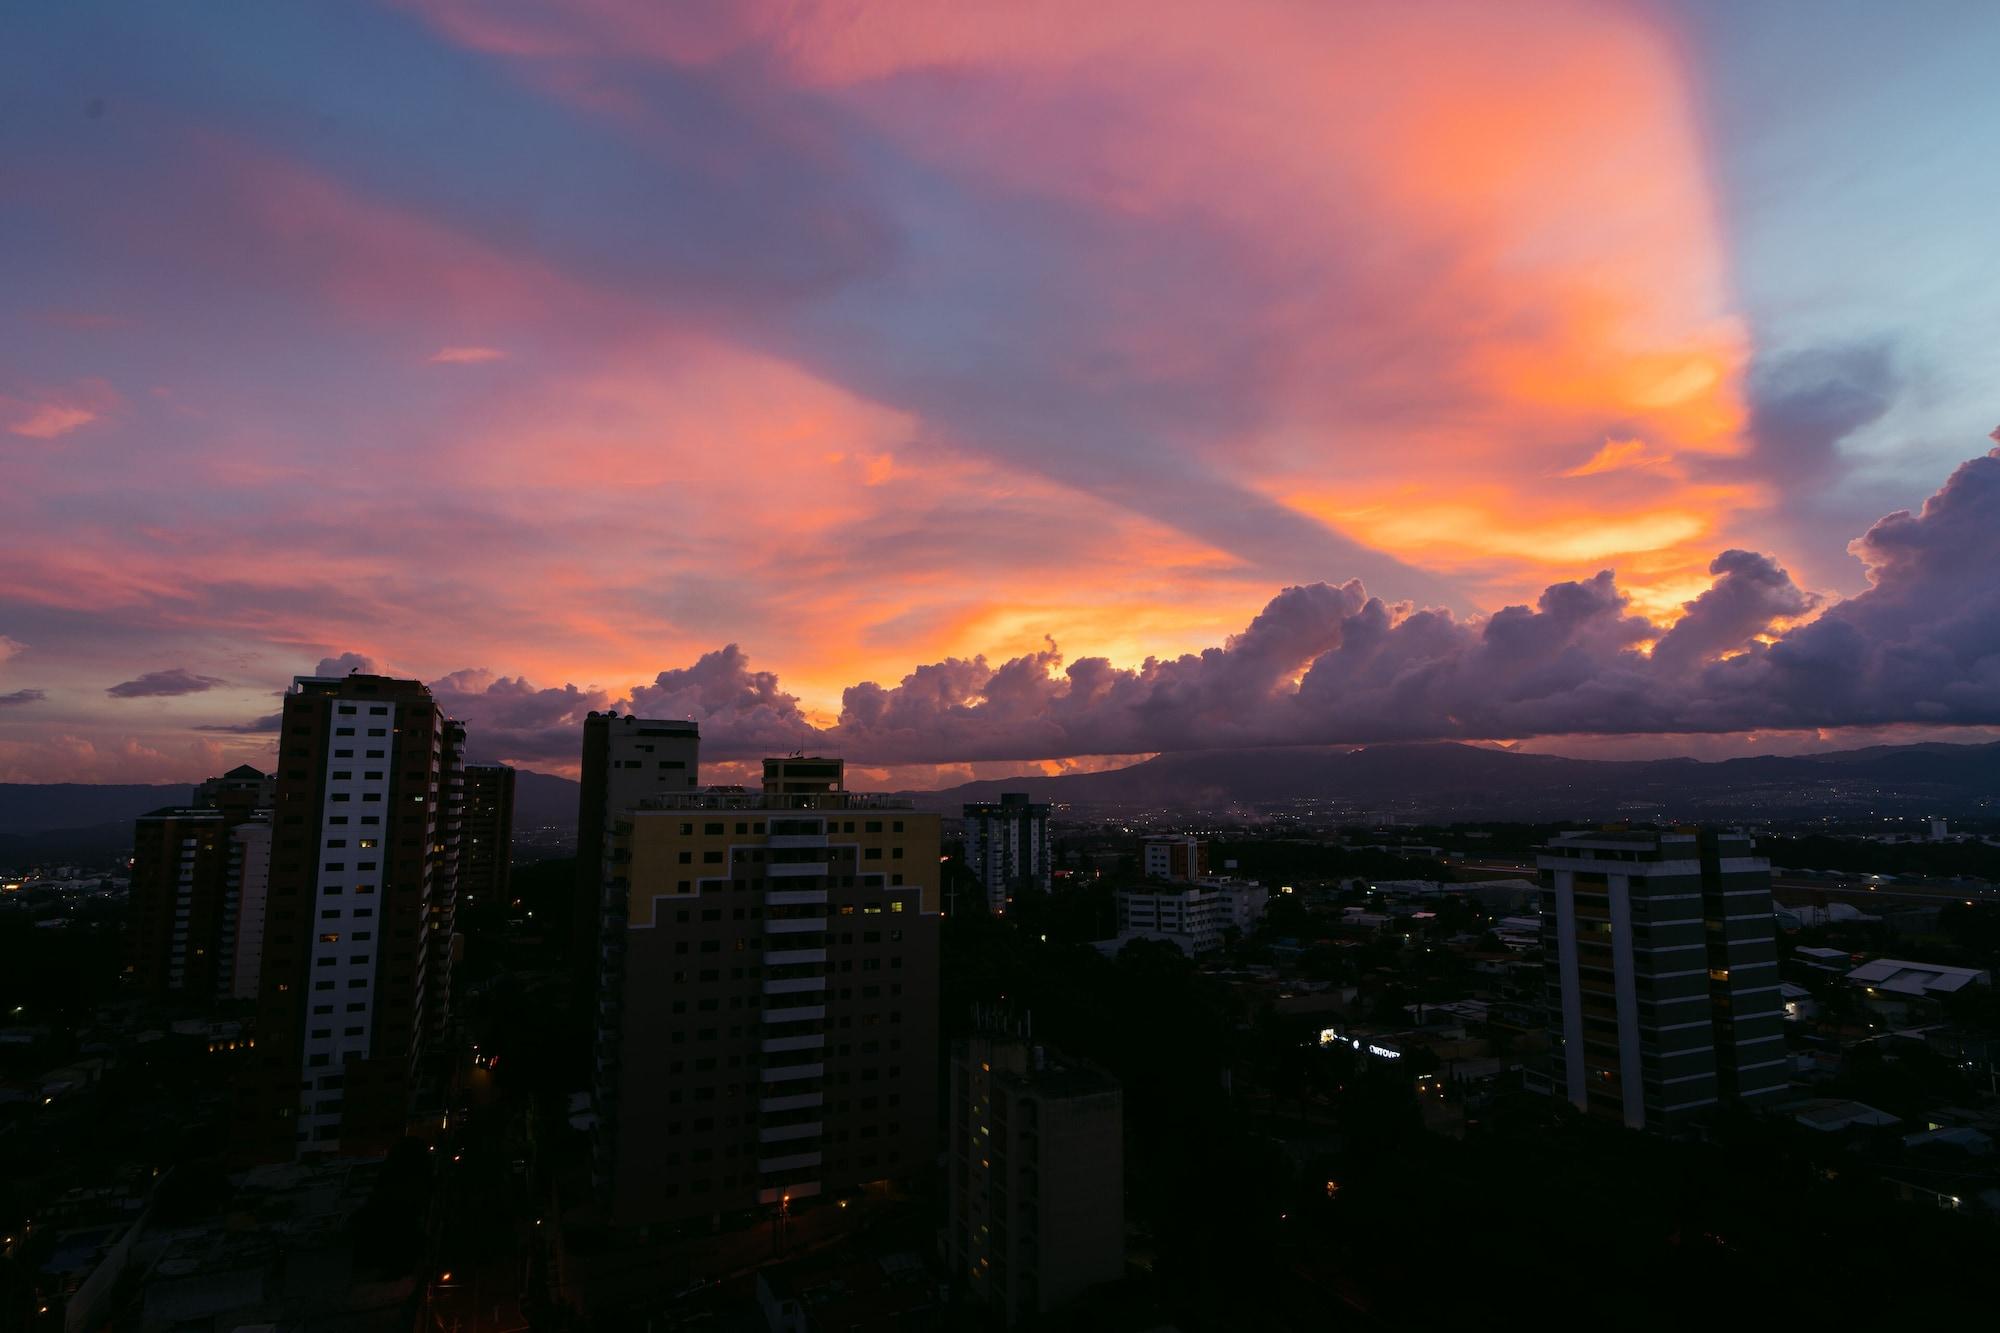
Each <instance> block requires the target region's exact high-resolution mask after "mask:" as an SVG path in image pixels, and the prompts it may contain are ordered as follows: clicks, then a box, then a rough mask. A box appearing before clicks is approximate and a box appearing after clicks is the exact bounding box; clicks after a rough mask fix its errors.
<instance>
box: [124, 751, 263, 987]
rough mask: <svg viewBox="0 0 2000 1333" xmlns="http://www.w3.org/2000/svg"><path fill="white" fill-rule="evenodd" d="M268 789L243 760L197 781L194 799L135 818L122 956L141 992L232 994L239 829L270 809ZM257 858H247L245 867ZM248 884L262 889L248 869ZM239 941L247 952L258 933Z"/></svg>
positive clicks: (238, 947) (237, 951)
mask: <svg viewBox="0 0 2000 1333" xmlns="http://www.w3.org/2000/svg"><path fill="white" fill-rule="evenodd" d="M271 792H272V785H271V779H270V778H269V777H267V776H266V775H264V774H263V773H261V772H259V771H258V770H256V769H254V768H251V767H250V766H248V765H247V764H246V765H244V766H242V767H239V768H235V769H231V770H230V771H229V772H228V773H225V774H224V775H223V776H221V777H219V778H210V779H209V780H208V781H206V782H204V783H202V784H200V785H199V786H197V787H196V788H195V791H194V802H193V804H191V805H185V806H167V807H164V808H162V809H159V810H154V811H152V812H150V813H148V814H144V815H141V816H140V817H139V819H138V820H137V822H136V823H135V825H134V827H133V831H132V887H131V897H130V899H129V908H128V911H129V929H128V931H127V940H128V946H127V947H128V951H129V957H128V961H129V963H130V966H131V969H132V972H133V976H134V979H135V980H136V981H137V982H138V984H139V986H140V987H141V988H142V989H143V990H145V991H146V992H147V993H148V994H149V995H152V996H154V997H155V998H158V999H181V1000H188V1001H194V1002H202V1001H208V1000H214V999H229V998H232V997H233V996H235V995H236V994H237V992H238V987H237V976H236V974H237V970H238V966H239V958H240V957H241V956H242V955H243V954H244V953H245V952H246V950H245V941H243V940H242V939H240V938H239V934H240V931H241V929H242V927H241V898H242V895H243V893H244V891H245V887H246V886H245V884H244V883H243V875H244V870H245V862H244V860H243V857H242V855H241V849H240V845H239V840H238V830H239V829H241V828H243V827H244V826H246V825H248V824H250V823H251V822H252V821H254V820H256V819H258V818H260V817H262V816H263V815H264V813H265V812H267V811H268V810H269V808H270V804H271ZM245 836H250V835H245ZM260 865H261V863H260V862H258V861H257V860H255V859H253V860H252V861H251V862H250V863H249V868H250V870H251V871H252V873H253V875H254V873H255V871H256V870H258V869H259V868H260ZM248 888H249V889H250V890H251V892H253V893H254V894H257V895H259V896H261V891H262V885H261V884H260V883H257V882H255V881H254V879H253V882H252V883H251V884H250V885H248ZM248 944H249V948H248V950H247V952H249V953H250V954H252V955H254V954H255V952H256V950H257V948H258V947H259V946H260V945H261V940H258V939H252V940H250V941H248Z"/></svg>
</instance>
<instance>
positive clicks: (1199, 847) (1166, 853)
mask: <svg viewBox="0 0 2000 1333" xmlns="http://www.w3.org/2000/svg"><path fill="white" fill-rule="evenodd" d="M1142 868H1143V869H1144V870H1145V872H1146V878H1147V879H1164V880H1168V881H1170V882H1172V883H1177V884H1186V883H1188V882H1190V881H1192V880H1197V879H1200V878H1202V877H1203V876H1204V875H1206V874H1208V844H1207V843H1205V842H1203V841H1202V840H1201V839H1200V838H1154V839H1150V840H1148V841H1147V843H1146V849H1145V859H1144V862H1143V863H1142Z"/></svg>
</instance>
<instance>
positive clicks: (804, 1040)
mask: <svg viewBox="0 0 2000 1333" xmlns="http://www.w3.org/2000/svg"><path fill="white" fill-rule="evenodd" d="M825 1049H826V1034H825V1033H823V1032H810V1033H807V1034H806V1035H805V1036H802V1037H768V1038H766V1039H765V1041H764V1044H763V1051H764V1054H766V1055H776V1054H778V1053H780V1052H782V1051H822V1050H825Z"/></svg>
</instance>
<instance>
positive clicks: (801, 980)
mask: <svg viewBox="0 0 2000 1333" xmlns="http://www.w3.org/2000/svg"><path fill="white" fill-rule="evenodd" d="M825 989H826V978H825V977H780V978H778V979H776V980H773V981H766V982H765V983H764V994H766V995H802V994H805V993H806V992H808V991H824V990H825Z"/></svg>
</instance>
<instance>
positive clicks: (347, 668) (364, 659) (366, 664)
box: [312, 653, 382, 676]
mask: <svg viewBox="0 0 2000 1333" xmlns="http://www.w3.org/2000/svg"><path fill="white" fill-rule="evenodd" d="M357 671H358V672H360V673H361V674H362V675H364V676H378V675H381V674H382V666H381V664H380V663H379V662H377V661H376V660H375V659H374V658H372V657H368V656H365V655H363V654H361V653H342V654H341V655H340V656H338V657H322V658H320V659H319V665H318V666H316V667H314V668H313V670H312V673H313V674H314V675H315V676H348V675H352V674H354V673H355V672H357Z"/></svg>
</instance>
